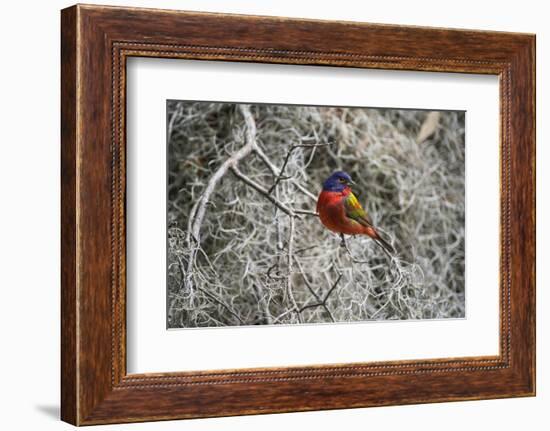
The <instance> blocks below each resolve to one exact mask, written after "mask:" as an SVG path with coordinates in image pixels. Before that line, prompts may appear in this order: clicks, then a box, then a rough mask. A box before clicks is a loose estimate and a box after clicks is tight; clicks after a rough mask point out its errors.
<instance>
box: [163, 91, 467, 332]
mask: <svg viewBox="0 0 550 431" xmlns="http://www.w3.org/2000/svg"><path fill="white" fill-rule="evenodd" d="M464 119H465V117H464V113H463V112H450V111H442V112H431V113H430V112H427V111H415V110H396V109H365V108H340V107H302V106H281V105H239V104H233V103H210V102H184V101H169V102H168V104H167V123H168V124H167V129H168V170H169V178H168V232H167V235H168V303H167V307H168V310H167V315H168V327H170V328H183V327H205V326H228V325H261V324H292V323H328V322H354V321H364V320H372V319H380V320H383V319H434V318H438V319H441V318H458V317H464V315H465V300H464V299H465V296H464V156H465V154H464V150H465V145H464V127H465V126H464ZM285 161H286V164H285ZM283 167H284V170H283V171H282V172H281V169H282V168H283ZM335 170H345V171H347V172H348V173H350V174H351V176H352V177H353V179H354V180H355V181H356V182H357V184H358V185H357V186H356V187H354V193H355V194H356V195H357V197H358V199H359V200H360V202H361V203H362V204H363V206H364V207H365V209H366V210H367V212H368V213H369V214H370V216H371V218H372V220H373V222H374V224H375V225H376V226H377V227H378V228H379V230H381V231H382V232H384V234H385V237H386V238H387V239H389V240H390V242H392V244H393V245H394V247H395V249H396V250H397V254H396V256H394V257H393V258H390V257H388V256H387V255H386V254H385V253H384V252H383V251H382V250H381V249H380V247H378V246H377V245H376V244H375V243H374V242H373V241H372V240H370V239H369V238H367V237H359V236H357V237H348V239H347V245H348V249H347V250H346V249H345V248H344V247H341V246H340V239H339V237H338V236H337V235H335V234H333V233H331V232H330V231H328V230H327V229H325V228H324V227H323V226H322V225H321V223H320V221H319V219H318V217H316V216H315V215H314V211H315V204H316V198H317V195H318V193H319V192H320V189H321V183H322V181H323V180H324V179H325V178H326V177H327V176H329V175H330V174H331V173H332V172H333V171H335ZM285 208H286V209H288V210H289V211H290V213H289V212H288V211H286V212H285ZM201 213H202V214H201Z"/></svg>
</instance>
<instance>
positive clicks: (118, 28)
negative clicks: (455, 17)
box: [61, 5, 535, 425]
mask: <svg viewBox="0 0 550 431" xmlns="http://www.w3.org/2000/svg"><path fill="white" fill-rule="evenodd" d="M61 30H62V31H61V44H62V46H61V48H62V67H61V69H62V94H61V100H62V104H61V105H62V113H61V114H62V115H61V116H62V153H61V159H62V328H61V329H62V346H61V349H62V382H61V384H62V400H61V406H62V409H61V415H62V419H63V420H65V421H67V422H70V423H72V424H75V425H91V424H103V423H117V422H137V421H149V420H165V419H179V418H197V417H212V416H227V415H239V414H256V413H273V412H288V411H306V410H320V409H335V408H352V407H368V406H381V405H395V404H412V403H427V402H441V401H452V400H474V399H490V398H502V397H514V396H532V395H534V394H535V112H534V100H535V79H534V70H535V50H534V48H535V37H534V36H533V35H528V34H512V33H499V32H485V31H470V30H449V29H435V28H422V27H403V26H391V25H377V24H364V23H350V22H329V21H313V20H297V19H286V18H275V17H253V16H239V15H220V14H210V13H208V14H207V13H196V12H179V11H165V10H149V9H133V8H119V7H104V6H92V5H87V6H83V5H77V6H73V7H71V8H68V9H65V10H63V11H62V28H61Z"/></svg>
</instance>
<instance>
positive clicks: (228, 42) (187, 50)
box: [61, 5, 535, 425]
mask: <svg viewBox="0 0 550 431" xmlns="http://www.w3.org/2000/svg"><path fill="white" fill-rule="evenodd" d="M61 50H62V56H61V58H62V64H61V73H62V76H61V79H62V93H61V107H62V112H61V128H62V134H61V137H62V146H61V160H62V164H61V169H62V175H61V177H62V179H61V189H62V199H61V205H62V216H61V217H62V219H61V226H62V247H61V253H62V286H61V287H62V295H61V305H62V324H61V335H62V336H61V339H62V345H61V354H62V355H61V358H62V362H61V367H62V368H61V376H62V377H61V388H62V390H61V417H62V419H63V420H64V421H67V422H70V423H72V424H75V425H88V424H101V423H114V422H137V421H148V420H162V419H178V418H194V417H210V416H228V415H240V414H257V413H273V412H288V411H306V410H320V409H337V408H351V407H366V406H381V405H390V404H412V403H426V402H441V401H454V400H473V399H489V398H502V397H515V396H532V395H534V394H535V37H534V35H528V34H512V33H499V32H485V31H466V30H448V29H436V28H422V27H402V26H391V25H374V24H360V23H351V22H345V23H344V22H329V21H312V20H296V19H284V18H271V17H253V16H239V15H218V14H205V13H195V12H193V13H188V12H177V11H164V10H147V9H132V8H118V7H102V6H81V5H78V6H73V7H70V8H68V9H65V10H63V11H62V25H61ZM131 56H143V57H164V58H184V59H198V60H205V61H207V60H223V61H240V62H257V63H285V64H300V65H331V66H342V67H355V68H375V69H394V70H414V71H441V72H461V73H477V74H492V75H498V76H499V77H500V140H501V142H500V149H501V152H500V154H501V169H500V172H501V195H500V208H501V215H500V220H499V221H497V220H495V223H497V222H499V223H500V286H499V288H500V310H499V312H500V353H499V355H498V356H494V357H493V356H490V357H461V358H442V359H433V360H412V361H392V362H379V363H353V364H338V365H327V366H303V367H283V368H266V369H239V370H227V371H208V370H206V371H203V372H179V373H157V374H127V372H126V350H125V343H126V321H125V316H126V314H125V313H126V310H125V307H126V303H125V298H126V284H125V281H126V267H125V251H126V249H125V190H126V176H125V151H126V138H125V115H126V114H125V100H126V68H125V66H126V60H127V59H128V57H131Z"/></svg>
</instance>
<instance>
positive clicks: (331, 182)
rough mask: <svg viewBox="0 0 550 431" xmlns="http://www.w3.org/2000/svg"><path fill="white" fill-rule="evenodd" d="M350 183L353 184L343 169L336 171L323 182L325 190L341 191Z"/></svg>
mask: <svg viewBox="0 0 550 431" xmlns="http://www.w3.org/2000/svg"><path fill="white" fill-rule="evenodd" d="M350 184H355V182H354V181H353V180H352V179H351V177H350V176H349V174H348V173H347V172H344V171H336V172H334V173H333V174H332V175H331V176H330V177H328V178H327V179H326V180H325V182H324V183H323V191H325V192H341V191H343V190H344V189H345V188H346V187H349V185H350Z"/></svg>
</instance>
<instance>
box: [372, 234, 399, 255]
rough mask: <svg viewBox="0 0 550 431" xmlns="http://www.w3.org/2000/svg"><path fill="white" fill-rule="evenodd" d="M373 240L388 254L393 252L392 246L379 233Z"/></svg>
mask: <svg viewBox="0 0 550 431" xmlns="http://www.w3.org/2000/svg"><path fill="white" fill-rule="evenodd" d="M374 241H375V242H376V244H378V245H379V246H380V247H382V248H383V249H384V250H385V251H386V252H388V253H389V254H390V255H393V254H395V249H394V248H393V246H392V245H391V244H390V243H389V242H388V241H386V240H385V239H383V238H382V237H381V236H380V235H377V236H376V238H374Z"/></svg>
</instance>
